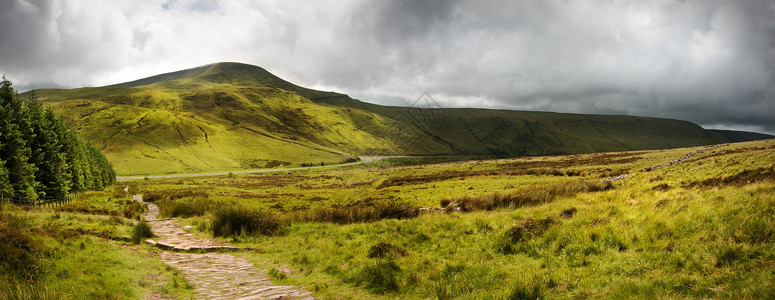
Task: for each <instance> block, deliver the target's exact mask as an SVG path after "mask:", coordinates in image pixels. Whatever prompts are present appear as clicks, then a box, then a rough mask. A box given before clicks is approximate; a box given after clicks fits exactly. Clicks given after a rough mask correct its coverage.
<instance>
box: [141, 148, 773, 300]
mask: <svg viewBox="0 0 775 300" xmlns="http://www.w3.org/2000/svg"><path fill="white" fill-rule="evenodd" d="M701 149H706V148H704V147H698V148H683V149H675V150H658V151H639V152H622V153H603V154H588V155H572V156H545V157H530V158H519V159H502V160H492V161H471V162H454V163H444V164H433V165H422V166H403V167H384V168H376V169H375V168H368V166H362V167H360V168H354V167H351V168H348V169H342V170H328V171H316V172H307V173H303V174H297V175H293V176H285V175H276V176H271V175H266V176H257V175H249V176H234V177H227V176H222V177H211V178H201V179H185V180H159V181H157V180H153V181H149V182H138V183H133V184H136V185H137V189H139V190H143V191H145V193H148V194H151V195H155V196H156V197H159V198H161V199H162V200H160V201H161V202H160V203H161V205H162V209H163V210H164V207H174V206H176V205H183V204H190V205H192V206H193V207H199V208H201V214H199V215H196V216H191V217H190V218H186V219H183V222H184V223H187V224H192V225H196V226H195V227H196V228H198V229H199V230H201V231H203V232H208V231H209V230H210V229H209V228H208V226H209V224H210V223H209V222H210V220H211V219H212V212H213V211H217V210H218V209H220V208H223V207H230V206H236V207H244V208H248V209H255V210H263V211H265V212H272V213H274V214H275V215H276V216H277V217H278V218H280V219H283V218H285V219H284V220H285V222H286V223H285V224H286V225H285V226H284V228H283V229H281V230H280V231H279V232H278V233H276V234H275V235H274V236H247V235H240V236H235V237H232V238H231V239H232V240H233V241H235V242H237V243H238V244H244V245H250V246H254V247H257V248H259V249H260V251H258V253H241V254H239V255H241V256H243V257H245V258H247V259H248V260H250V261H252V262H254V263H256V264H257V265H259V266H262V267H265V268H268V269H270V270H273V271H272V272H271V274H275V277H276V278H277V279H279V280H280V282H284V283H289V284H302V285H304V286H306V287H307V288H309V289H311V290H313V291H315V293H316V294H315V295H316V296H318V297H321V298H332V299H339V298H364V297H369V298H402V299H405V298H443V299H446V298H466V299H470V298H474V299H492V298H519V297H524V296H536V295H539V296H546V297H549V298H587V297H593V298H640V299H653V298H759V299H761V298H772V297H773V296H775V284H773V282H775V246H773V245H775V244H774V243H773V242H774V241H775V232H774V231H775V219H773V218H772V214H773V212H775V211H773V207H775V175H773V172H775V170H773V168H775V140H767V141H760V142H749V143H739V144H731V145H724V146H721V147H719V148H713V149H712V150H709V151H705V152H702V153H697V154H696V155H694V156H693V157H692V158H690V159H688V160H686V161H684V162H681V163H678V164H675V165H672V166H668V167H665V168H661V169H656V170H651V171H648V170H647V168H648V167H651V166H655V165H660V164H663V163H665V162H668V161H672V160H675V159H678V158H680V157H684V156H686V155H687V154H690V153H694V152H696V151H697V150H701ZM519 170H522V171H519ZM526 170H533V172H527V171H526ZM553 171H562V172H565V173H566V174H568V173H567V172H568V171H571V172H570V174H571V175H573V176H568V175H562V176H560V175H559V172H553ZM519 172H523V173H530V174H525V175H519ZM450 174H451V175H453V176H452V177H451V178H450V176H449V175H450ZM509 174H511V175H509ZM620 174H630V176H629V177H627V178H625V179H624V180H620V181H617V182H615V183H614V184H613V185H614V188H613V189H611V190H607V191H600V192H589V193H585V192H581V193H578V194H575V195H570V196H558V197H554V198H552V199H551V200H549V201H547V202H546V203H542V204H537V205H528V206H522V207H501V208H496V209H495V210H492V211H475V212H466V213H463V212H453V213H445V212H430V213H423V214H420V215H419V216H418V217H416V218H409V219H401V220H396V219H385V220H381V221H376V222H360V223H353V224H345V225H339V224H334V223H330V222H311V221H309V220H304V219H300V218H299V217H298V216H299V214H300V212H305V211H311V210H315V209H316V208H321V207H323V208H328V207H359V206H358V205H362V206H364V205H369V204H374V203H381V202H390V201H403V202H406V203H409V204H410V205H413V206H415V207H430V208H437V209H438V208H442V205H441V202H442V200H447V201H449V200H450V199H455V198H456V197H460V196H472V197H489V196H490V195H493V194H495V193H509V192H517V191H525V192H529V191H531V190H539V189H541V188H543V187H547V186H557V185H562V184H573V183H575V182H579V181H594V182H599V181H601V180H603V179H604V178H606V177H608V176H614V175H620ZM714 178H716V179H714ZM725 179H726V180H725ZM385 182H392V183H402V184H396V185H390V184H387V185H386V184H385ZM184 191H195V192H194V193H193V194H189V195H186V194H185V193H184ZM571 212H573V213H571ZM380 251H381V252H380ZM373 253H381V254H380V255H377V256H375V255H373ZM285 271H287V272H288V273H285Z"/></svg>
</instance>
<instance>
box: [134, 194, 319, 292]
mask: <svg viewBox="0 0 775 300" xmlns="http://www.w3.org/2000/svg"><path fill="white" fill-rule="evenodd" d="M133 199H134V200H135V201H138V202H140V203H144V204H146V206H147V207H148V211H147V212H145V213H144V214H143V218H145V220H146V221H147V222H148V224H149V225H150V226H151V230H152V231H153V233H154V235H156V237H154V239H153V240H150V239H149V240H146V241H145V242H146V243H149V244H153V245H155V246H156V247H159V248H160V249H163V250H178V251H180V250H183V251H189V250H191V251H200V250H203V251H209V250H231V251H237V250H240V249H239V248H237V247H234V246H231V245H230V244H229V243H227V242H224V241H218V240H215V239H210V238H203V237H199V236H196V235H194V234H192V233H190V232H188V231H186V230H183V228H182V227H181V226H180V225H179V224H178V223H177V222H175V220H172V219H166V220H159V219H158V216H159V207H158V206H156V205H155V204H153V203H146V202H143V198H142V196H141V195H134V196H133ZM160 256H161V259H162V261H164V263H166V264H167V265H169V266H172V267H174V268H177V269H178V270H180V271H181V272H183V275H184V276H185V277H186V280H188V282H189V283H190V284H191V285H192V286H193V287H194V290H195V291H196V297H197V299H314V298H313V297H312V296H311V293H310V292H308V291H304V290H302V289H300V288H299V287H296V286H289V285H275V284H273V283H272V281H271V280H270V279H269V277H267V275H266V274H265V271H261V270H258V269H256V268H255V267H254V266H253V264H251V263H250V262H248V261H246V260H245V259H242V258H238V257H235V256H233V255H230V254H224V253H204V254H192V253H179V252H170V251H161V253H160Z"/></svg>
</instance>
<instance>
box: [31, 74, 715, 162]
mask: <svg viewBox="0 0 775 300" xmlns="http://www.w3.org/2000/svg"><path fill="white" fill-rule="evenodd" d="M34 93H35V94H36V96H37V97H38V98H39V101H41V102H42V103H43V104H44V105H47V106H50V107H52V108H53V109H54V111H55V112H57V113H58V114H59V115H61V116H62V118H63V119H64V120H65V121H66V122H68V123H70V124H72V125H73V127H74V128H75V129H76V130H77V133H78V134H79V136H81V137H82V138H85V139H86V140H88V141H90V142H91V143H93V144H94V145H96V146H97V147H99V148H100V149H101V150H102V151H103V153H105V154H106V156H107V157H108V159H109V160H110V161H111V162H112V163H113V165H114V167H115V168H116V170H117V172H118V173H119V174H122V175H142V174H160V173H179V172H204V171H214V170H237V169H245V168H264V167H277V166H289V165H294V166H297V165H298V164H300V163H315V164H319V163H321V162H325V163H336V162H341V161H345V160H351V159H353V158H355V157H356V156H360V155H377V154H388V155H391V154H392V155H396V154H401V155H504V156H516V155H547V154H570V153H590V152H601V151H626V150H640V149H662V148H674V147H685V146H697V145H705V144H714V143H723V142H726V141H727V140H726V139H725V137H724V136H723V135H722V134H719V133H716V132H712V131H708V130H704V129H702V128H701V127H700V126H697V125H695V124H692V123H690V122H686V121H679V120H670V119H658V118H644V117H631V116H611V115H583V114H561V113H551V112H528V111H512V110H490V109H469V108H452V109H449V108H440V107H438V105H436V104H435V101H433V99H432V98H431V97H430V96H429V95H423V97H421V98H420V99H419V100H418V103H416V105H414V106H412V107H393V106H380V105H375V104H370V103H366V102H362V101H359V100H356V99H352V98H350V97H348V96H347V95H344V94H339V93H334V92H323V91H316V90H312V89H307V88H304V87H300V86H297V85H295V84H292V83H290V82H287V81H285V80H283V79H281V78H279V77H277V76H275V75H273V74H271V73H269V72H268V71H266V70H264V69H263V68H260V67H257V66H252V65H246V64H240V63H217V64H212V65H206V66H201V67H197V68H193V69H188V70H183V71H178V72H172V73H166V74H161V75H157V76H153V77H148V78H144V79H140V80H136V81H132V82H127V83H122V84H116V85H111V86H104V87H94V88H79V89H40V90H36V91H34Z"/></svg>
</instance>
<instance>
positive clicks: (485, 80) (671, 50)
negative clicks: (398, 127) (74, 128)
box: [0, 0, 775, 133]
mask: <svg viewBox="0 0 775 300" xmlns="http://www.w3.org/2000/svg"><path fill="white" fill-rule="evenodd" d="M0 3H2V5H3V6H4V7H8V8H9V9H4V10H3V11H0V17H1V18H0V28H7V29H8V30H5V31H4V34H3V35H0V72H4V73H5V74H6V75H9V79H11V80H13V81H14V82H15V83H17V85H20V86H24V87H39V86H43V85H48V84H53V85H59V86H69V87H77V86H83V85H94V84H108V83H114V82H116V81H121V80H123V81H127V80H131V79H136V78H139V77H143V76H149V75H153V74H157V73H161V72H166V71H172V70H177V69H182V68H187V67H193V66H197V65H203V64H207V63H211V62H216V61H242V62H246V63H252V64H256V65H260V66H263V67H265V68H267V69H268V70H270V71H272V72H274V73H276V74H278V75H280V76H283V77H285V78H286V79H288V80H291V81H294V82H297V83H298V84H301V85H307V86H312V87H317V88H321V89H326V90H336V91H340V92H344V93H348V94H350V95H351V96H354V97H356V98H359V99H361V100H365V101H375V102H379V103H383V104H406V103H411V102H412V100H414V99H416V98H417V97H418V96H419V95H421V94H422V93H423V92H424V91H428V92H430V93H431V94H433V95H434V98H435V99H436V100H437V101H438V102H439V103H440V104H442V105H446V106H456V107H459V106H464V107H491V108H509V109H535V110H551V111H560V112H577V113H604V114H630V115H644V116H655V117H669V118H677V119H683V120H688V121H692V122H696V123H699V124H701V125H712V126H715V127H725V128H759V129H760V130H762V131H767V132H770V133H775V118H773V117H772V116H773V115H775V107H774V106H775V104H774V103H775V76H774V75H773V72H775V2H773V1H771V0H743V1H722V0H709V1H691V0H688V1H659V2H652V1H634V0H633V1H615V2H584V1H560V0H555V1H499V0H492V1H470V0H458V1H441V0H434V1H408V0H400V1H367V0H347V1H336V0H330V1H316V2H315V3H314V4H311V5H310V4H307V3H303V4H302V3H299V2H296V1H282V2H271V1H245V2H241V1H228V2H227V1H203V0H177V1H161V0H159V1H156V2H149V1H137V2H131V1H126V2H124V1H122V2H120V3H121V4H119V5H105V4H99V3H100V2H98V3H96V4H95V3H84V2H81V1H77V0H72V1H56V0H53V1H33V0H30V1H24V0H0ZM110 80H112V81H110Z"/></svg>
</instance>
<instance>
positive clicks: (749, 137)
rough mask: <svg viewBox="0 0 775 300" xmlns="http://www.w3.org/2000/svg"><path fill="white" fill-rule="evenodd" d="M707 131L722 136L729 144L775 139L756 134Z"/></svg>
mask: <svg viewBox="0 0 775 300" xmlns="http://www.w3.org/2000/svg"><path fill="white" fill-rule="evenodd" d="M709 131H711V132H715V133H718V134H721V135H723V136H724V138H726V139H727V141H729V142H730V143H738V142H749V141H758V140H768V139H775V135H771V134H764V133H758V132H748V131H737V130H721V129H709Z"/></svg>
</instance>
